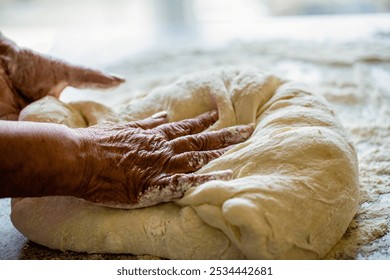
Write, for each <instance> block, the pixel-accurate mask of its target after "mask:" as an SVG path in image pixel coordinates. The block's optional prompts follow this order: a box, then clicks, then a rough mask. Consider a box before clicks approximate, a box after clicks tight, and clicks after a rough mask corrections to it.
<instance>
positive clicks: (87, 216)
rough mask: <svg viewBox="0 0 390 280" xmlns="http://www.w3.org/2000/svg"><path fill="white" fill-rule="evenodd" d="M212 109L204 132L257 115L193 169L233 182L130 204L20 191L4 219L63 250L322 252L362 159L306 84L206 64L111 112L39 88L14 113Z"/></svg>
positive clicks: (202, 254)
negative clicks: (241, 136) (234, 140)
mask: <svg viewBox="0 0 390 280" xmlns="http://www.w3.org/2000/svg"><path fill="white" fill-rule="evenodd" d="M40 108H42V109H40ZM43 108H45V110H43ZM83 108H84V109H83ZM86 108H87V109H86ZM215 108H217V109H218V112H219V120H218V121H217V122H216V123H215V124H214V125H213V126H212V127H211V128H210V129H211V130H213V129H220V128H222V127H227V126H232V125H237V124H248V123H255V125H256V127H255V131H254V133H253V135H252V136H251V138H250V139H249V140H247V141H246V142H244V143H242V144H239V145H238V146H237V147H235V148H234V149H232V150H230V151H229V152H228V153H226V154H225V155H223V156H222V157H220V158H218V159H217V160H214V161H212V162H210V163H209V164H207V165H206V166H205V167H203V168H202V169H201V170H199V171H198V172H199V173H208V172H211V171H216V170H226V169H231V170H233V173H234V179H233V180H231V181H226V182H225V181H211V182H207V183H205V184H203V185H201V186H199V187H197V188H193V189H190V190H188V191H187V193H186V194H185V196H184V197H183V198H182V199H180V200H179V201H177V202H175V203H174V202H171V203H164V204H160V205H156V206H154V207H149V208H144V209H136V210H121V209H110V208H104V207H100V206H96V205H93V204H90V203H88V202H85V201H82V200H79V199H76V198H73V197H43V198H24V199H21V200H18V201H15V202H14V203H13V206H12V214H11V218H12V222H13V223H14V225H15V227H16V228H17V229H19V231H20V232H22V233H23V234H24V235H25V236H26V237H28V238H29V239H31V240H32V241H35V242H37V243H40V244H42V245H45V246H48V247H50V248H55V249H60V250H73V251H80V252H90V253H92V252H100V253H103V252H109V253H131V254H135V255H141V254H150V255H155V256H159V257H163V258H169V259H245V258H248V259H317V258H321V257H323V256H324V255H325V254H326V253H327V252H328V251H329V250H330V249H331V248H332V246H334V245H335V244H336V243H337V241H338V240H339V239H340V238H341V236H342V235H343V233H344V232H345V230H346V229H347V227H348V225H349V223H350V221H351V220H352V218H353V216H354V215H355V213H356V211H357V205H358V164H357V158H356V153H355V150H354V147H353V146H352V144H351V142H350V141H349V140H348V138H347V135H346V133H345V131H344V129H343V127H342V126H341V125H340V123H339V121H338V120H337V118H336V116H335V115H334V113H333V111H332V110H331V109H330V108H329V106H328V104H327V103H326V101H325V100H324V99H322V98H320V97H319V96H316V95H314V94H313V93H312V92H311V90H310V89H307V88H305V87H304V86H303V85H299V84H296V83H294V82H287V81H284V80H282V79H280V78H278V77H276V76H273V75H270V74H266V73H262V72H260V71H259V70H257V69H246V68H245V69H225V70H213V71H209V72H203V73H196V74H192V75H188V76H185V77H182V78H180V79H179V80H177V81H176V82H174V83H173V84H170V85H167V86H164V87H159V88H156V89H155V90H153V91H151V92H149V93H148V94H146V95H144V96H141V97H134V98H133V99H130V101H129V102H128V103H127V104H126V105H125V106H122V107H121V108H114V109H115V110H112V109H109V108H105V107H104V106H103V105H101V104H98V103H91V102H83V103H77V104H64V103H62V102H60V101H58V100H56V99H54V98H51V97H46V98H44V99H42V100H40V101H37V102H36V103H34V104H32V105H30V106H29V107H27V108H26V109H25V110H23V112H22V114H21V119H22V120H32V121H50V122H58V123H65V124H67V125H69V126H71V127H82V126H88V125H92V124H94V123H97V122H100V121H105V120H107V118H108V119H110V120H111V121H113V120H114V121H118V122H120V121H125V120H137V119H142V118H145V117H148V116H150V115H152V114H154V113H156V112H158V111H162V110H166V111H167V112H168V115H169V117H170V120H171V121H175V120H181V119H185V118H190V117H193V116H196V115H198V114H200V113H203V112H206V111H209V110H211V109H215ZM52 109H53V110H52ZM53 114H54V115H56V117H55V118H53V117H52V116H53Z"/></svg>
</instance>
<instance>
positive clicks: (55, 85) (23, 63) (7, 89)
mask: <svg viewBox="0 0 390 280" xmlns="http://www.w3.org/2000/svg"><path fill="white" fill-rule="evenodd" d="M123 82H124V80H123V79H122V78H119V77H116V76H112V75H108V74H105V73H102V72H100V71H96V70H92V69H88V68H84V67H80V66H74V65H71V64H68V63H66V62H64V61H61V60H58V59H53V58H50V57H47V56H43V55H40V54H38V53H35V52H33V51H31V50H29V49H24V48H20V47H18V46H17V45H16V44H15V43H14V42H12V41H11V40H9V39H7V38H5V37H4V36H2V34H1V33H0V119H3V120H17V119H18V116H19V113H20V111H21V110H22V109H23V108H24V107H26V106H27V105H28V104H30V103H31V102H33V101H36V100H38V99H40V98H42V97H44V96H46V95H51V96H54V97H57V98H58V97H59V96H60V94H61V92H62V91H63V89H64V88H65V87H67V86H72V87H76V88H87V87H88V88H111V87H115V86H118V85H120V84H121V83H123Z"/></svg>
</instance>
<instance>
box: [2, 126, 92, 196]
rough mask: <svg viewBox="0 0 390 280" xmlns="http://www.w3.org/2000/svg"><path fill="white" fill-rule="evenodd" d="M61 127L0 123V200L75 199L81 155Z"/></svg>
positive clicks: (76, 139)
mask: <svg viewBox="0 0 390 280" xmlns="http://www.w3.org/2000/svg"><path fill="white" fill-rule="evenodd" d="M81 145H82V144H81V141H80V139H79V137H78V134H77V132H76V131H75V130H72V129H70V128H68V127H66V126H63V125H56V124H46V123H33V122H7V121H0V159H1V160H0V197H36V196H47V195H77V194H78V192H79V189H80V188H81V184H82V181H83V173H84V165H85V157H86V155H85V153H83V147H82V146H81Z"/></svg>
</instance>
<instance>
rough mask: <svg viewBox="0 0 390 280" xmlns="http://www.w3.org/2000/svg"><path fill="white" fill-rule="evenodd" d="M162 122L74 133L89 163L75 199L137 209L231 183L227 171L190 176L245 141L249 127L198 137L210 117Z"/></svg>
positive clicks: (159, 119) (158, 117)
mask: <svg viewBox="0 0 390 280" xmlns="http://www.w3.org/2000/svg"><path fill="white" fill-rule="evenodd" d="M166 117H167V116H166V114H164V113H160V114H159V115H156V116H154V117H151V118H148V119H145V120H141V121H137V122H131V123H127V124H100V125H97V126H93V127H89V128H86V129H80V131H79V133H80V135H81V139H84V141H86V142H85V145H84V147H86V149H87V150H86V154H89V155H92V157H90V160H89V162H88V161H87V164H86V170H85V175H84V179H85V183H84V184H83V187H82V190H81V193H80V195H79V196H80V197H82V198H84V199H86V200H89V201H92V202H94V203H97V204H102V205H105V206H111V207H118V208H140V207H146V206H151V205H154V204H157V203H160V202H167V201H172V200H175V199H178V198H180V197H182V196H183V194H184V193H185V191H186V190H187V189H189V188H190V187H194V186H197V185H200V184H202V183H204V182H206V181H210V180H215V179H221V180H228V179H231V178H232V172H231V171H222V172H216V173H213V174H195V173H193V172H195V171H196V170H198V169H200V168H201V167H202V166H204V165H205V164H207V163H208V162H210V161H211V160H213V159H215V158H217V157H219V156H221V155H222V154H223V153H224V152H226V151H227V150H229V149H230V148H231V147H232V145H235V144H237V143H240V142H243V141H245V140H246V139H248V138H249V137H250V135H251V134H252V132H253V128H252V127H251V126H248V125H241V126H236V127H232V128H227V129H222V130H220V131H214V132H203V133H200V132H202V131H203V130H205V129H206V128H208V127H209V126H210V125H211V124H213V123H214V122H215V121H216V120H217V119H218V114H217V112H216V111H212V112H208V113H205V114H203V115H200V116H198V117H196V118H193V119H189V120H183V121H180V122H175V123H167V118H166ZM95 170H98V171H97V172H93V174H92V173H91V172H92V171H95Z"/></svg>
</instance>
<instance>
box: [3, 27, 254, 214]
mask: <svg viewBox="0 0 390 280" xmlns="http://www.w3.org/2000/svg"><path fill="white" fill-rule="evenodd" d="M122 82H124V80H123V79H121V78H118V77H115V76H112V75H107V74H104V73H102V72H100V71H96V70H91V69H88V68H84V67H78V66H73V65H70V64H68V63H66V62H63V61H60V60H57V59H53V58H49V57H46V56H43V55H40V54H37V53H34V52H33V51H31V50H27V49H23V48H20V47H18V46H17V45H15V43H13V42H12V41H10V40H9V39H7V38H5V37H3V36H2V35H1V33H0V120H1V119H3V120H17V119H18V115H19V113H20V111H21V110H22V109H23V108H24V107H25V106H27V105H28V104H29V103H31V102H33V101H35V100H38V99H40V98H42V97H44V96H46V95H51V96H54V97H57V98H58V97H59V96H60V94H61V92H62V90H63V89H64V88H65V87H66V86H73V87H77V88H85V87H94V88H110V87H114V86H118V85H119V84H121V83H122ZM217 119H218V113H217V112H216V111H213V112H208V113H205V114H203V115H201V116H198V117H196V118H193V119H189V120H184V121H180V122H176V123H168V122H167V115H166V114H165V113H160V114H157V115H155V116H153V117H151V118H148V119H144V120H140V121H137V122H130V123H126V124H114V123H104V124H99V125H96V126H92V127H88V128H80V129H70V128H67V127H65V126H60V125H53V124H51V125H48V124H29V123H25V124H23V125H18V126H17V125H13V126H9V125H7V126H5V125H4V126H3V127H1V126H0V130H2V131H4V132H3V135H2V138H0V140H1V141H2V143H6V144H4V145H2V146H4V147H3V148H4V149H5V150H3V152H2V153H3V156H2V157H3V158H2V161H3V164H0V174H2V179H3V181H2V182H3V183H2V184H3V186H1V187H2V189H1V190H0V191H1V192H0V194H1V196H2V197H7V196H8V197H18V196H21V194H22V195H23V196H32V197H36V196H46V195H72V196H76V197H80V198H83V199H86V200H88V201H91V202H94V203H98V204H102V205H106V206H111V207H121V208H139V207H145V206H150V205H154V204H157V203H160V202H166V201H172V200H175V199H177V198H180V197H181V196H183V194H184V193H185V191H186V190H187V189H188V188H190V187H194V186H197V185H199V184H202V183H204V182H206V181H210V180H214V179H222V180H228V179H231V177H232V172H231V171H221V172H217V173H214V174H203V175H200V174H195V173H193V172H195V171H197V170H199V169H200V168H201V167H202V166H204V165H205V164H207V163H208V162H209V161H211V160H213V159H215V158H217V157H219V156H221V155H222V154H223V153H224V152H226V151H227V150H228V149H230V148H231V147H232V146H234V145H235V144H238V143H241V142H243V141H245V140H246V139H248V138H249V137H250V135H251V133H252V132H253V128H252V127H251V126H247V125H243V126H237V127H234V128H229V129H223V130H220V131H215V132H203V131H204V130H205V129H207V128H208V127H209V126H210V125H211V124H213V123H214V122H215V121H216V120H217ZM0 124H1V122H0ZM12 135H24V136H23V137H21V136H20V137H19V136H18V137H13V138H12ZM10 139H12V140H10ZM26 143H27V144H26ZM80 143H81V144H80ZM45 145H46V146H45ZM79 147H81V148H79ZM0 150H1V147H0ZM5 151H7V153H6V152H5ZM10 151H11V152H10ZM12 151H23V153H17V154H16V155H17V156H15V153H13V152H12ZM40 151H45V153H49V152H48V151H50V153H49V154H50V161H47V160H45V158H47V154H40V153H41V152H40ZM37 153H38V154H37ZM78 158H82V159H83V161H82V162H78V161H77V159H78ZM26 159H28V160H26ZM84 159H85V161H84ZM75 161H76V162H77V164H75ZM38 164H39V165H38ZM18 166H23V168H22V169H20V168H17V167H18ZM38 166H39V168H40V169H37V167H38ZM7 170H12V174H11V173H9V172H8V171H7ZM42 172H44V173H46V174H44V175H43V174H42ZM68 174H73V175H72V176H68ZM7 176H8V177H7ZM43 176H44V180H45V181H47V182H51V183H50V186H49V185H47V186H46V184H44V185H42V183H41V182H42V181H41V180H42V177H43ZM15 178H16V179H15ZM62 178H63V179H62ZM11 182H14V183H11ZM15 182H18V183H15ZM25 182H29V183H28V184H25ZM71 186H72V187H71Z"/></svg>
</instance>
